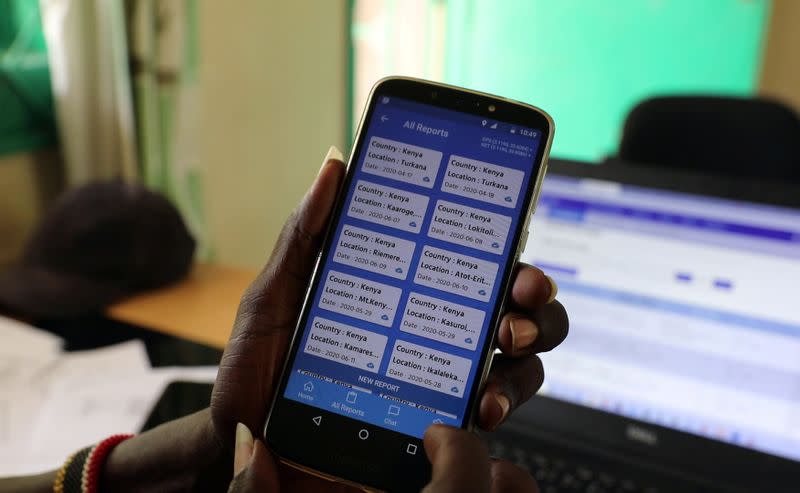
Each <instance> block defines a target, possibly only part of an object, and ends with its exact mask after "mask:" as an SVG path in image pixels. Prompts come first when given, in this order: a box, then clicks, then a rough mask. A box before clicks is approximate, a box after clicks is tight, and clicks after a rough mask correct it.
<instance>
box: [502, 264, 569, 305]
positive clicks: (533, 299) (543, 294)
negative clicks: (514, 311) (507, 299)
mask: <svg viewBox="0 0 800 493" xmlns="http://www.w3.org/2000/svg"><path fill="white" fill-rule="evenodd" d="M557 294H558V285H557V284H556V282H555V281H554V280H553V278H552V277H550V276H548V275H546V274H545V273H544V272H542V271H541V270H540V269H538V268H536V267H533V266H531V265H528V264H523V263H520V264H519V265H518V266H517V272H516V276H515V277H514V284H513V285H512V287H511V302H512V304H513V305H514V306H516V307H517V308H519V309H521V310H522V311H531V310H536V309H537V308H539V307H541V306H543V305H546V304H547V303H552V302H553V300H554V299H556V295H557Z"/></svg>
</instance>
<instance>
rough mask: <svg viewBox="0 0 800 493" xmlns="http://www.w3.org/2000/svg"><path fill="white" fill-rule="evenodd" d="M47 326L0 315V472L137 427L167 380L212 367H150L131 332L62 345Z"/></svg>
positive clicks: (38, 465) (53, 459) (39, 465)
mask: <svg viewBox="0 0 800 493" xmlns="http://www.w3.org/2000/svg"><path fill="white" fill-rule="evenodd" d="M61 346H62V341H61V340H60V339H59V338H58V337H56V336H54V335H52V334H50V333H47V332H43V331H41V330H38V329H36V328H34V327H31V326H29V325H25V324H22V323H19V322H16V321H13V320H10V319H7V318H3V317H0V477H5V476H15V475H22V474H32V473H37V472H42V471H47V470H50V469H55V468H58V467H59V466H60V465H61V463H62V462H63V461H64V460H65V459H66V458H67V456H68V455H69V454H71V453H72V452H74V451H76V450H78V449H80V448H83V447H85V446H87V445H90V444H92V443H95V442H97V441H99V440H102V439H103V438H105V437H107V436H109V435H113V434H116V433H136V432H137V431H138V430H139V429H140V428H141V426H142V425H143V424H144V422H145V420H146V419H147V415H148V414H149V412H150V410H151V409H152V407H153V406H154V405H155V403H156V401H157V400H158V397H159V396H160V395H161V393H162V392H163V390H164V388H165V387H166V386H167V384H169V382H172V381H175V380H184V381H194V382H213V381H214V379H215V378H216V374H217V367H168V368H151V367H150V361H149V359H148V357H147V352H146V351H145V347H144V344H143V343H142V342H141V341H138V340H134V341H129V342H125V343H122V344H117V345H114V346H107V347H104V348H101V349H96V350H92V351H77V352H69V353H65V352H63V351H62V350H61Z"/></svg>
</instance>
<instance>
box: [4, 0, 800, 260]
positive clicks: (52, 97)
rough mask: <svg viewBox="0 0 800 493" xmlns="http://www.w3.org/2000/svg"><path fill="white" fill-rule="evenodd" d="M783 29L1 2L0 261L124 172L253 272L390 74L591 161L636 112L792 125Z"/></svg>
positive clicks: (369, 3)
mask: <svg viewBox="0 0 800 493" xmlns="http://www.w3.org/2000/svg"><path fill="white" fill-rule="evenodd" d="M798 23H800V4H798V3H797V2H794V1H792V0H773V1H769V0H708V1H704V2H696V1H692V0H619V1H616V2H613V7H612V5H611V4H609V2H606V1H603V0H583V1H578V0H565V1H560V2H547V1H544V0H541V1H540V0H499V1H486V0H404V1H399V0H363V1H359V0H351V1H345V0H337V1H303V2H263V1H255V0H242V1H241V2H239V3H238V4H237V8H230V6H229V5H227V4H226V3H225V2H212V1H202V0H161V1H152V0H150V1H148V0H141V1H137V0H128V1H126V2H103V1H99V0H97V1H88V2H78V1H69V0H42V1H41V2H35V1H29V0H0V50H2V51H0V53H2V55H0V56H1V58H0V265H3V264H7V263H9V262H11V261H12V260H13V259H14V258H16V256H17V255H18V254H19V252H20V249H21V248H22V245H23V242H24V239H25V238H26V236H27V235H28V234H29V232H30V231H31V229H32V228H33V226H34V225H35V224H36V221H37V219H38V218H39V217H41V214H42V213H43V212H44V211H45V210H46V209H47V207H48V204H49V203H50V202H51V200H52V198H53V197H55V196H56V195H57V194H58V192H60V191H62V190H64V189H67V188H70V187H74V186H77V185H79V184H81V183H85V182H87V181H90V180H92V179H97V178H108V177H112V176H125V177H131V178H134V179H137V180H141V181H142V182H143V183H145V184H146V185H147V186H148V187H151V188H152V189H155V190H158V191H161V192H163V193H166V194H167V195H168V196H169V197H170V198H171V199H172V200H173V201H174V202H175V203H176V204H177V205H178V207H179V209H180V210H181V212H182V214H183V216H184V220H185V221H186V222H187V224H188V226H189V228H190V230H191V231H192V233H193V234H194V236H195V238H196V239H197V240H198V256H199V258H201V259H203V260H209V261H214V262H218V263H222V264H226V265H232V266H242V267H256V266H258V265H260V264H262V263H263V262H264V260H265V258H266V256H267V254H268V252H269V251H270V249H271V247H272V244H273V243H274V240H275V238H276V236H277V234H278V231H279V228H280V226H281V225H282V223H283V221H284V219H285V218H286V216H287V215H288V213H289V212H290V211H291V209H292V208H293V207H294V205H295V204H296V203H297V202H298V200H299V199H300V197H301V196H302V194H303V193H304V191H305V189H306V187H307V186H308V184H309V183H310V181H311V180H312V178H313V176H314V175H315V173H316V171H317V169H318V166H319V164H320V163H319V162H320V160H321V158H322V156H324V154H325V151H326V150H327V148H328V146H329V145H331V144H335V145H337V146H339V147H340V148H341V149H343V150H347V149H348V148H349V144H350V142H351V140H352V136H353V129H354V127H355V126H356V125H357V122H358V118H359V116H360V113H361V109H362V105H363V103H364V101H365V99H366V95H367V93H368V91H369V88H370V87H371V86H372V84H373V83H374V82H375V81H376V80H377V79H379V78H380V77H382V76H384V75H388V74H404V75H413V76H419V77H424V78H428V79H433V80H438V81H442V82H447V83H452V84H457V85H463V86H466V87H470V88H473V89H477V90H481V91H487V92H492V93H497V94H502V95H504V96H507V97H511V98H514V99H518V100H521V101H525V102H528V103H532V104H535V105H537V106H540V107H542V108H545V109H546V110H547V111H549V112H550V113H551V114H552V115H553V117H554V118H555V120H556V122H557V127H558V131H557V134H556V139H555V143H554V147H553V155H554V156H555V157H561V158H569V159H578V160H582V161H587V162H600V161H602V160H603V159H604V158H605V157H606V156H608V155H613V154H614V153H615V152H616V150H617V146H618V143H619V139H620V132H621V130H622V125H623V122H624V119H625V116H626V115H627V113H628V112H629V111H630V109H631V108H632V107H633V106H634V105H635V104H636V103H637V102H640V101H642V100H644V99H645V98H648V97H652V96H657V95H662V94H673V95H674V94H695V93H703V94H719V95H733V96H752V95H763V96H769V97H771V98H776V99H778V100H780V101H782V102H784V103H785V104H787V105H789V106H793V107H794V108H796V109H797V108H800V57H798V56H797V55H796V48H797V47H798V46H800V32H798V31H797V29H795V26H797V25H798Z"/></svg>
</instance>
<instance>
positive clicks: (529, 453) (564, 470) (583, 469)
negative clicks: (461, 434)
mask: <svg viewBox="0 0 800 493" xmlns="http://www.w3.org/2000/svg"><path fill="white" fill-rule="evenodd" d="M489 453H490V454H491V455H492V457H500V458H503V459H507V460H510V461H511V462H513V463H515V464H517V465H518V466H520V467H522V468H524V469H527V470H528V471H530V473H531V474H532V475H533V477H534V478H536V482H537V483H539V488H540V489H541V491H542V493H562V492H582V493H659V492H660V490H658V489H657V488H655V487H653V486H650V485H644V484H639V483H637V482H635V481H633V480H632V479H629V478H625V477H621V476H618V475H614V474H611V473H610V472H608V471H603V470H598V469H597V468H593V467H590V466H588V465H583V464H579V463H575V462H571V461H568V460H566V459H563V458H560V457H554V456H551V455H549V454H548V455H545V454H542V453H540V452H536V451H533V450H530V449H526V448H522V447H520V446H518V445H511V444H508V443H506V442H504V441H502V440H499V439H498V438H497V437H491V438H489Z"/></svg>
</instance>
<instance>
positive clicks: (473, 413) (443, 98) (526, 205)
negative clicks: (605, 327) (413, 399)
mask: <svg viewBox="0 0 800 493" xmlns="http://www.w3.org/2000/svg"><path fill="white" fill-rule="evenodd" d="M383 96H388V97H401V98H404V99H408V100H412V101H416V102H420V103H425V104H431V105H434V106H437V107H440V108H445V109H450V110H455V111H460V112H463V113H467V114H472V115H478V116H485V117H487V118H491V119H493V120H498V121H502V122H506V123H512V124H515V125H520V126H526V127H531V128H534V129H536V130H537V131H540V132H542V135H541V137H540V145H539V146H538V148H537V150H536V156H535V157H534V160H533V163H534V169H536V168H537V165H538V169H536V177H535V179H533V180H531V183H532V186H529V187H528V188H527V189H526V193H525V196H524V198H523V204H522V210H523V211H524V212H523V214H522V215H521V220H520V221H518V223H517V228H516V229H515V231H514V232H513V240H512V242H511V243H510V244H511V245H515V251H514V253H513V254H512V255H509V257H508V260H507V263H506V264H505V265H503V271H502V278H501V282H502V285H501V288H500V293H499V297H498V299H499V300H500V302H499V303H497V304H496V306H495V307H494V309H493V311H492V314H491V318H490V321H491V322H492V325H491V326H492V330H491V331H490V333H489V335H488V337H487V338H486V341H485V343H484V347H483V348H481V354H480V358H479V360H478V373H477V376H476V378H475V379H474V380H473V383H472V386H471V387H470V389H469V393H468V394H467V396H466V398H467V399H468V400H469V402H470V404H469V405H468V407H467V410H466V414H465V418H464V421H463V427H464V428H466V429H473V428H474V426H475V422H476V417H477V411H478V404H479V399H478V398H476V396H478V395H480V391H481V389H482V387H483V385H484V384H485V381H486V378H487V376H488V371H489V368H490V367H491V362H492V358H493V355H494V347H495V337H496V332H497V326H498V324H499V321H500V318H501V314H502V313H504V312H505V300H506V298H507V294H508V290H509V287H510V284H511V283H510V281H511V279H512V278H513V269H514V267H515V265H516V264H517V262H518V261H519V256H520V253H521V252H522V248H523V247H524V244H523V243H522V242H521V241H520V239H521V238H522V236H523V234H524V233H525V232H526V231H527V230H528V226H529V222H530V218H531V215H532V213H533V211H534V208H535V204H536V201H537V199H538V195H539V191H540V189H541V183H542V180H543V178H544V175H545V172H546V168H547V156H548V155H549V151H550V147H551V144H552V139H553V132H554V124H553V120H552V118H551V117H550V116H549V115H548V114H547V113H545V112H544V111H542V110H541V109H539V108H536V107H534V106H531V105H528V104H525V103H520V102H517V101H513V100H510V99H505V98H501V97H498V96H493V95H489V94H485V93H480V92H476V91H471V90H467V89H462V88H457V87H453V86H449V85H446V84H441V83H436V82H430V81H424V80H421V79H414V78H409V77H387V78H384V79H381V80H380V81H378V82H377V83H376V84H375V86H373V88H372V90H371V91H370V96H369V99H368V101H367V104H366V105H365V108H364V111H363V113H362V116H361V120H360V122H359V127H358V130H357V133H356V139H355V142H354V145H353V147H352V150H351V152H350V155H349V158H348V164H347V172H346V175H345V179H344V180H343V182H342V185H341V187H340V190H339V193H338V195H337V199H336V206H335V208H334V211H333V212H332V214H331V219H330V221H329V225H328V230H327V232H326V234H325V240H324V242H323V245H322V248H321V249H320V254H319V255H318V256H317V259H316V263H315V267H314V271H313V274H312V276H311V280H310V282H309V287H308V289H307V291H306V295H305V299H304V302H303V306H302V309H301V311H300V316H299V317H298V320H297V324H296V326H295V330H294V334H293V336H292V340H291V343H290V346H289V348H290V349H289V354H288V356H287V358H286V359H285V361H284V365H283V369H282V371H281V377H280V383H279V385H278V388H277V391H276V393H275V395H274V396H273V400H272V402H271V404H270V408H269V411H268V413H267V417H266V423H265V425H264V438H265V441H266V443H268V444H269V445H270V446H271V447H272V449H273V451H275V452H276V453H277V454H278V455H279V457H281V460H282V461H284V462H286V463H288V464H290V465H292V466H295V467H298V468H300V469H302V470H304V471H306V472H309V473H312V474H317V475H319V476H321V477H324V478H326V479H330V480H335V481H340V482H345V483H348V484H351V485H356V486H359V487H362V488H363V487H364V486H368V485H367V484H366V483H365V482H362V481H359V479H357V478H344V477H342V475H341V474H340V473H337V472H333V471H326V470H322V469H323V468H320V467H319V466H315V467H311V466H308V465H307V464H304V463H303V462H306V463H308V462H319V461H303V460H299V459H298V458H296V457H290V455H293V454H290V453H289V454H284V453H282V450H281V445H279V444H277V443H275V442H274V441H273V440H270V433H268V432H269V430H270V425H271V424H272V423H274V422H273V417H274V416H275V414H276V407H277V405H278V403H279V402H281V403H285V404H283V406H284V407H287V406H288V407H289V408H294V411H295V412H296V411H297V409H298V408H297V406H301V407H307V408H310V409H313V410H314V413H317V414H320V413H321V414H325V415H326V416H330V417H329V418H326V419H333V420H335V421H336V420H339V421H340V422H341V420H349V421H354V422H356V423H361V424H362V425H363V426H370V427H374V426H373V425H368V424H366V423H363V422H360V421H358V420H355V419H354V418H347V417H344V416H340V415H338V414H335V413H332V412H330V411H327V410H324V409H319V408H315V407H312V406H308V405H305V404H302V403H299V402H296V401H293V400H291V399H287V398H285V397H284V396H283V394H284V392H285V389H286V385H287V382H288V376H289V375H288V371H289V369H290V368H291V367H292V365H293V363H294V360H295V357H296V355H297V353H298V351H299V347H298V346H299V338H298V336H299V335H300V334H301V331H302V329H303V327H304V326H305V324H306V321H307V318H308V315H309V312H310V309H311V306H310V305H309V303H310V301H311V300H313V297H314V295H315V293H316V289H315V288H316V287H319V277H320V276H321V269H320V267H321V266H322V265H324V264H325V262H326V261H327V255H328V254H329V253H330V248H331V244H332V241H333V238H332V236H333V229H334V228H333V226H334V224H335V223H336V220H335V218H337V217H339V215H340V214H341V213H342V210H343V207H344V204H343V203H342V202H343V193H344V191H346V190H347V189H348V187H349V185H350V183H351V181H352V179H353V176H354V174H355V167H356V164H355V163H354V160H356V159H357V157H358V156H359V154H360V151H361V148H362V146H363V145H364V140H365V130H366V127H367V125H368V123H369V122H370V121H371V118H372V115H373V113H374V110H375V106H376V103H377V101H378V98H381V97H383ZM490 106H491V107H492V109H491V110H490ZM291 415H292V416H294V413H293V414H291ZM289 419H291V418H289ZM275 426H277V425H275ZM381 433H382V434H385V435H387V436H389V435H392V434H396V435H399V436H401V437H405V440H407V441H415V440H416V441H418V439H416V438H415V437H412V436H410V435H405V434H403V433H400V432H396V431H391V430H385V433H384V432H381ZM285 445H286V444H284V447H283V448H284V449H286V448H287V447H286V446H285ZM372 458H373V454H369V455H368V456H366V457H364V458H363V459H364V460H365V461H367V460H370V459H372ZM401 474H404V475H405V474H408V471H404V472H402V473H401Z"/></svg>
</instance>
